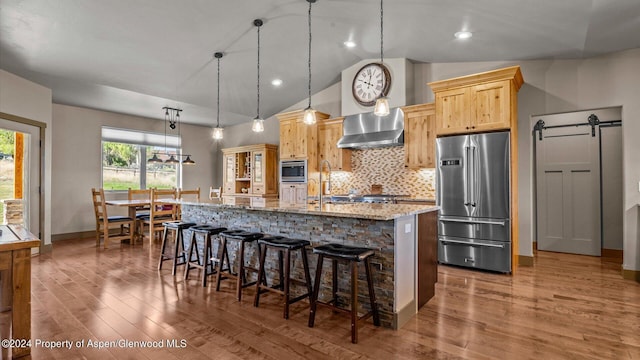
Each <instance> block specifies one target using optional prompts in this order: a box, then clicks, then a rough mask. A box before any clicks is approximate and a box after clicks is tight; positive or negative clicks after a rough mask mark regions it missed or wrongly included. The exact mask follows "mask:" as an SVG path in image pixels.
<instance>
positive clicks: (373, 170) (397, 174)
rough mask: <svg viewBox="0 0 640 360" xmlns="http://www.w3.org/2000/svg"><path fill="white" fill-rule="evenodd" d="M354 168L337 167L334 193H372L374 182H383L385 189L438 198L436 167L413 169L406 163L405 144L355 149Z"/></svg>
mask: <svg viewBox="0 0 640 360" xmlns="http://www.w3.org/2000/svg"><path fill="white" fill-rule="evenodd" d="M351 170H352V171H351V172H343V171H334V172H333V174H332V175H331V185H332V191H331V193H332V194H347V193H349V190H355V191H357V192H358V193H359V194H369V193H370V192H371V185H373V184H381V185H382V193H384V194H395V195H412V196H414V197H416V198H435V196H436V193H435V182H436V178H435V169H419V170H412V169H407V168H405V167H404V147H403V146H394V147H387V148H376V149H363V150H353V151H352V152H351Z"/></svg>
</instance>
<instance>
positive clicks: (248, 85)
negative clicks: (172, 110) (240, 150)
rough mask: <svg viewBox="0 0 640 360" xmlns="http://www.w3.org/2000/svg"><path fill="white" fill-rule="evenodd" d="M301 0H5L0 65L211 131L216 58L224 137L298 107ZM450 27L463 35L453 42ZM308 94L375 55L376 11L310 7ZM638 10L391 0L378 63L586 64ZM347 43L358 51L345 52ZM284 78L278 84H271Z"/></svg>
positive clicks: (374, 0) (81, 97) (84, 99)
mask: <svg viewBox="0 0 640 360" xmlns="http://www.w3.org/2000/svg"><path fill="white" fill-rule="evenodd" d="M307 10H308V3H307V1H305V0H235V1H230V0H182V1H178V0H109V1H104V0H93V1H90V0H86V1H77V0H57V1H49V0H1V1H0V68H2V69H4V70H7V71H9V72H12V73H15V74H17V75H19V76H22V77H24V78H27V79H29V80H32V81H34V82H37V83H40V84H42V85H44V86H46V87H49V88H51V89H52V90H53V101H54V102H55V103H60V104H69V105H75V106H83V107H89V108H95V109H101V110H108V111H114V112H120V113H126V114H133V115H138V116H145V117H151V118H158V119H161V118H163V113H162V110H161V108H162V107H163V106H173V107H181V108H183V109H184V112H183V114H182V119H183V121H185V122H189V123H194V124H202V125H213V124H214V123H215V118H216V60H215V58H214V57H213V54H214V52H216V51H221V52H223V53H224V54H225V55H224V57H223V58H222V60H221V84H220V105H221V106H220V111H221V123H222V125H223V126H228V125H231V124H237V123H240V122H245V121H250V120H251V119H252V118H253V117H255V115H256V92H257V90H256V75H257V74H256V65H257V64H256V56H257V51H256V48H257V34H256V28H255V27H254V26H253V20H254V19H257V18H260V19H262V20H263V21H264V25H263V26H262V28H261V83H260V85H261V115H262V116H263V118H267V117H269V116H271V115H273V114H275V113H277V112H279V111H282V110H283V109H285V108H287V107H288V106H290V105H292V104H295V103H296V102H298V101H300V100H303V99H305V98H306V94H307V56H308V53H307V51H308V49H307V46H308V38H307V37H308V29H307ZM460 30H469V31H472V32H473V37H472V38H471V39H468V40H458V39H455V38H454V36H453V34H454V33H455V32H457V31H460ZM312 32H313V45H312V72H313V76H312V91H313V92H317V91H319V90H322V89H324V88H326V87H327V86H329V85H331V84H334V83H335V82H337V81H339V80H340V73H341V71H342V70H343V69H345V68H347V67H349V66H351V65H353V64H355V63H357V62H358V61H360V60H363V59H371V58H378V57H379V56H380V2H379V1H378V0H317V2H316V3H314V4H313V9H312ZM638 34H640V1H638V0H615V1H614V0H561V1H559V0H536V1H531V0H457V1H442V0H387V1H385V3H384V55H385V57H386V58H408V59H411V60H412V61H415V62H464V61H490V60H529V59H550V58H583V57H592V56H597V55H600V54H604V53H609V52H613V51H618V50H624V49H629V48H637V47H640V36H638ZM346 40H352V41H354V42H355V43H356V44H357V45H356V47H354V48H347V47H346V46H345V45H344V42H345V41H346ZM275 78H279V79H282V80H283V84H282V85H281V86H280V87H274V86H273V85H271V80H273V79H275Z"/></svg>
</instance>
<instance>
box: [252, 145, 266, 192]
mask: <svg viewBox="0 0 640 360" xmlns="http://www.w3.org/2000/svg"><path fill="white" fill-rule="evenodd" d="M251 154H252V155H251V158H252V159H253V168H254V170H253V179H252V185H253V186H252V193H253V194H264V151H263V150H259V151H254V152H252V153H251Z"/></svg>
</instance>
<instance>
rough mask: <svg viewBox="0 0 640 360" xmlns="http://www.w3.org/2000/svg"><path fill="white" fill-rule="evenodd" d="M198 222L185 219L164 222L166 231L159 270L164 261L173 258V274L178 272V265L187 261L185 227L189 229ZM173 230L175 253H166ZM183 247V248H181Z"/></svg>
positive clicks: (163, 237)
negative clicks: (170, 233)
mask: <svg viewBox="0 0 640 360" xmlns="http://www.w3.org/2000/svg"><path fill="white" fill-rule="evenodd" d="M195 224H196V223H192V222H185V221H167V222H163V223H162V225H163V226H164V231H163V233H162V247H161V248H160V261H158V271H160V270H162V263H163V262H165V261H167V260H173V266H172V268H171V275H175V274H176V268H177V267H178V265H183V264H184V263H186V258H185V250H186V249H185V243H184V233H183V230H184V229H188V228H190V227H192V226H194V225H195ZM170 231H171V232H173V234H174V235H173V254H165V251H166V249H167V240H168V239H167V238H168V236H169V232H170ZM180 248H182V250H180Z"/></svg>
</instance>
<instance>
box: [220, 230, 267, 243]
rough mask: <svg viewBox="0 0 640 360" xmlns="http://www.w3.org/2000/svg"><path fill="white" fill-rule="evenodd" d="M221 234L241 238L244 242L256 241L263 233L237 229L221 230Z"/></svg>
mask: <svg viewBox="0 0 640 360" xmlns="http://www.w3.org/2000/svg"><path fill="white" fill-rule="evenodd" d="M222 235H224V236H225V237H226V238H228V239H234V240H242V241H246V242H251V241H256V240H258V239H261V238H262V237H263V236H264V234H262V233H256V232H249V231H245V230H238V229H233V230H226V231H223V234H222Z"/></svg>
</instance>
